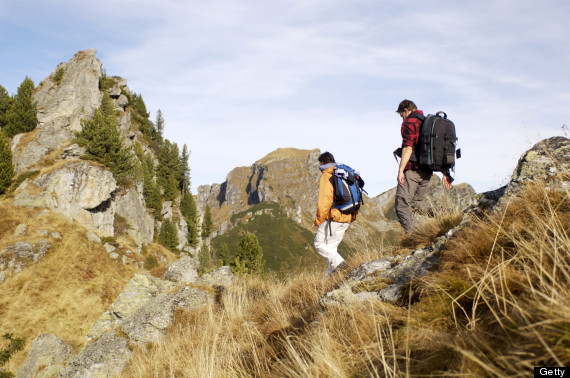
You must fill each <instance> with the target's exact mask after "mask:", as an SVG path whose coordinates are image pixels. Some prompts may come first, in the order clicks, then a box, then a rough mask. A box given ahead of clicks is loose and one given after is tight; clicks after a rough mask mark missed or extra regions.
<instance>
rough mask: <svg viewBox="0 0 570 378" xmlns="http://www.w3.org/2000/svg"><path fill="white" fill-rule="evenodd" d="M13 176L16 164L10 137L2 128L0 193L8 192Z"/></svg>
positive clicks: (0, 141)
mask: <svg viewBox="0 0 570 378" xmlns="http://www.w3.org/2000/svg"><path fill="white" fill-rule="evenodd" d="M13 177H14V166H13V164H12V149H11V147H10V139H8V137H7V136H6V135H4V133H3V132H2V130H1V129H0V194H4V193H6V190H7V189H8V187H9V186H10V183H11V182H12V178H13Z"/></svg>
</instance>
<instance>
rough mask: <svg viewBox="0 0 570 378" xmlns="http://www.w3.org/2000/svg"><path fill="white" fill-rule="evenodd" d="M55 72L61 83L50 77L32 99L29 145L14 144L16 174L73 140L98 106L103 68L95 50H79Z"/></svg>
mask: <svg viewBox="0 0 570 378" xmlns="http://www.w3.org/2000/svg"><path fill="white" fill-rule="evenodd" d="M57 69H62V70H63V71H64V75H63V79H62V80H61V82H60V83H59V84H58V83H56V82H55V81H54V80H53V79H52V78H51V77H50V78H47V79H45V80H44V81H43V82H42V84H41V85H40V86H39V87H38V89H37V91H36V93H35V96H34V99H35V100H36V101H37V109H38V127H37V129H38V131H37V132H36V134H34V137H33V138H32V140H30V141H29V142H27V143H25V144H23V143H15V144H14V162H15V171H16V173H21V172H22V171H24V170H25V169H26V168H28V167H30V166H31V165H33V164H34V163H36V162H38V161H39V160H40V159H41V158H42V157H43V156H45V155H46V154H47V153H48V152H50V151H52V150H54V149H58V148H61V147H63V146H64V145H65V144H66V143H68V141H69V140H71V139H73V136H74V135H73V133H74V132H75V131H80V130H81V120H82V119H89V118H91V117H92V116H93V114H94V112H95V109H96V108H97V107H99V105H100V104H101V97H102V96H101V93H100V91H99V78H101V76H102V65H101V62H100V61H99V60H98V59H97V58H95V50H87V51H80V52H78V53H77V54H75V55H74V56H73V58H71V60H70V61H69V62H68V63H62V64H60V65H59V67H58V68H57ZM50 76H53V74H52V75H50ZM17 142H20V139H18V140H17Z"/></svg>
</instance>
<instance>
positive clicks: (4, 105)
mask: <svg viewBox="0 0 570 378" xmlns="http://www.w3.org/2000/svg"><path fill="white" fill-rule="evenodd" d="M11 106H12V97H10V95H9V94H8V91H7V90H6V88H4V87H3V86H1V85H0V130H2V129H5V127H6V124H7V123H8V110H10V107H11Z"/></svg>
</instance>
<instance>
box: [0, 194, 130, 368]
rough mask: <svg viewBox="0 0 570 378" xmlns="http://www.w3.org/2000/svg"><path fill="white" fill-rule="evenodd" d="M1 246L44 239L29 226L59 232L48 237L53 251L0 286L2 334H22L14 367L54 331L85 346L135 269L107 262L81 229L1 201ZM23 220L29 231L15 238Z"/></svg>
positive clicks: (52, 217)
mask: <svg viewBox="0 0 570 378" xmlns="http://www.w3.org/2000/svg"><path fill="white" fill-rule="evenodd" d="M0 213H1V214H2V222H0V250H1V249H2V248H4V247H5V246H6V245H8V244H10V243H13V242H15V241H18V240H25V241H27V242H36V241H38V240H39V239H45V238H46V237H40V236H37V234H35V233H34V232H32V231H31V230H40V229H43V230H49V231H57V232H59V233H60V234H61V236H62V238H61V239H59V240H57V239H53V238H48V239H49V241H50V244H51V249H50V250H49V252H48V253H47V254H46V255H45V257H44V258H43V259H42V260H40V263H38V264H35V265H32V266H29V267H27V268H25V269H24V270H23V271H22V272H21V273H18V274H13V275H11V276H9V277H8V278H7V279H6V281H5V282H4V283H2V284H0V335H3V334H5V333H12V334H14V336H15V337H18V338H22V337H23V338H25V340H26V345H25V349H24V350H23V351H21V352H18V353H16V354H14V355H13V356H12V358H11V359H10V360H9V361H8V363H7V364H6V365H5V366H4V367H5V369H6V370H8V371H16V370H17V368H18V367H19V365H21V363H22V362H23V361H24V359H25V358H26V357H27V353H28V352H29V348H30V345H31V342H32V341H33V340H34V339H35V338H36V337H37V336H39V335H40V334H42V333H45V332H47V333H52V334H54V335H56V336H57V337H59V338H60V339H62V340H64V341H65V342H67V343H69V344H71V345H73V346H74V347H75V348H76V349H78V348H79V347H81V346H82V345H83V344H84V339H85V335H86V334H87V331H88V330H89V329H90V328H91V326H92V325H93V324H94V323H95V321H96V320H97V319H98V318H99V316H100V315H101V314H102V313H103V312H104V311H105V310H107V308H108V306H109V305H110V304H111V303H112V301H113V300H114V299H115V298H116V296H117V295H118V294H119V293H120V291H121V290H122V288H123V287H124V286H125V284H126V282H127V281H128V280H129V279H130V278H131V277H132V276H133V275H134V274H135V272H136V268H134V267H132V266H125V265H123V264H120V263H117V262H116V261H114V260H111V259H110V258H109V257H108V255H107V253H106V252H105V251H104V249H103V247H102V246H101V245H99V244H93V243H90V242H89V241H88V240H87V238H86V236H85V230H84V229H83V228H81V227H79V226H77V225H75V224H71V223H69V222H67V221H65V220H62V219H61V218H60V217H58V216H56V215H53V214H50V215H46V216H42V217H37V214H38V213H39V210H37V209H36V210H33V209H26V208H14V207H12V206H10V204H9V203H8V201H7V200H6V199H4V200H2V201H0ZM20 223H25V224H26V225H27V226H28V231H27V233H26V234H25V235H23V236H22V237H20V238H14V236H13V234H14V229H15V227H16V226H17V225H18V224H20Z"/></svg>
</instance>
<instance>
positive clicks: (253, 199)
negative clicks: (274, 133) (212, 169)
mask: <svg viewBox="0 0 570 378" xmlns="http://www.w3.org/2000/svg"><path fill="white" fill-rule="evenodd" d="M319 154H320V151H319V150H310V151H309V150H298V149H294V148H282V149H278V150H276V151H274V152H272V153H270V154H269V155H267V156H266V157H264V158H262V159H260V160H258V161H257V162H255V163H254V164H253V165H252V166H251V167H239V168H235V169H233V170H232V171H231V172H230V173H229V174H228V176H227V177H226V181H225V182H224V183H222V184H214V185H212V186H208V185H204V186H200V187H199V188H198V196H197V199H196V203H197V205H198V207H199V208H200V209H204V208H205V206H206V204H208V205H209V206H210V207H211V209H212V217H213V219H214V221H215V222H216V223H217V224H220V225H221V224H222V223H224V222H225V221H227V220H228V218H229V215H231V214H235V213H238V212H241V211H244V210H246V209H247V208H248V207H250V206H252V205H255V204H258V203H260V202H277V203H279V204H280V205H281V206H282V207H283V209H284V210H285V211H286V213H287V214H289V215H290V218H292V219H295V220H296V221H297V222H298V223H303V224H304V225H305V226H309V225H310V223H311V222H312V217H313V215H314V214H313V212H314V208H315V206H316V201H317V195H318V193H317V190H316V188H317V185H318V180H319V175H320V172H319V170H318V161H317V158H318V156H319Z"/></svg>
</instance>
